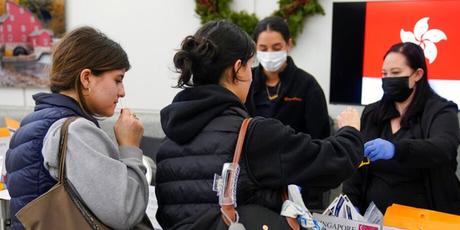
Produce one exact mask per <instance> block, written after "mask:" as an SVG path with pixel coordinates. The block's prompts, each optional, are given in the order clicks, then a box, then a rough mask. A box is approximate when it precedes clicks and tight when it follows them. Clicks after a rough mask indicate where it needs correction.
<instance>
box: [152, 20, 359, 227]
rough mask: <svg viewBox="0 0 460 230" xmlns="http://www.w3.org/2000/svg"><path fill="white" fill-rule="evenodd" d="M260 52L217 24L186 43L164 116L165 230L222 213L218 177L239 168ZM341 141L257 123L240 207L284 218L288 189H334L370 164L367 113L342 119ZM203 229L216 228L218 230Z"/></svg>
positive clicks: (241, 180)
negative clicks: (366, 160)
mask: <svg viewBox="0 0 460 230" xmlns="http://www.w3.org/2000/svg"><path fill="white" fill-rule="evenodd" d="M254 52H255V46H254V43H253V41H252V40H251V38H250V37H249V36H248V35H247V34H246V33H245V32H243V31H242V30H241V29H240V28H239V27H238V26H236V25H234V24H232V23H230V22H226V21H212V22H209V23H207V24H205V25H204V26H203V27H201V28H200V29H199V30H198V31H197V32H196V33H195V34H194V35H193V36H188V37H186V38H185V40H184V41H183V42H182V46H181V49H180V50H179V51H178V52H177V53H176V54H175V56H174V64H175V66H176V68H177V70H178V72H179V73H180V78H179V81H178V87H182V88H183V90H182V91H181V92H179V93H178V94H177V95H176V97H175V98H174V100H173V102H172V104H170V105H168V106H167V107H165V108H164V109H162V110H161V125H162V127H163V130H164V132H165V134H166V139H165V141H164V142H163V143H162V144H161V146H160V149H159V151H158V154H157V159H156V160H157V174H156V182H157V183H156V190H155V191H156V195H157V198H158V212H157V219H158V222H159V223H160V224H161V226H162V227H163V228H165V229H190V228H193V227H196V226H194V224H196V223H197V222H199V219H200V218H201V217H203V216H207V215H206V214H209V213H219V208H220V207H219V202H218V196H216V193H215V192H214V191H213V179H214V175H215V174H220V173H221V171H222V167H223V164H224V163H226V162H231V159H232V158H233V152H234V150H235V144H236V139H237V136H238V131H239V128H240V126H241V123H242V121H243V119H244V118H246V117H248V116H249V115H248V113H247V111H246V108H245V106H244V102H245V101H246V97H247V94H248V91H249V86H250V84H251V81H252V72H251V66H252V62H253V55H254ZM338 122H339V127H340V129H339V130H338V132H337V134H336V135H335V136H332V137H329V138H327V139H325V140H313V139H312V138H311V136H310V135H308V134H304V133H300V132H299V133H297V132H295V131H294V130H293V129H292V128H291V127H289V126H285V125H283V124H282V123H281V122H280V121H278V120H275V119H270V118H263V117H257V118H254V119H252V121H251V123H250V125H249V128H248V133H247V135H246V139H245V144H244V149H243V152H242V158H241V162H240V163H241V167H240V173H239V177H238V186H237V190H238V192H237V193H236V194H237V201H238V205H245V204H257V205H260V206H264V207H266V208H269V209H271V210H273V211H275V212H277V213H280V210H281V205H282V200H281V195H280V194H281V193H280V192H281V189H282V188H285V186H286V185H288V184H298V185H301V186H303V187H308V188H310V187H311V188H332V187H336V186H338V185H339V184H340V183H341V182H342V181H343V180H345V179H346V178H348V177H349V176H350V175H351V174H352V173H353V172H354V171H355V170H356V168H357V165H358V163H359V161H360V160H361V159H362V157H363V156H362V145H363V142H362V140H361V134H360V132H359V131H358V129H359V114H358V113H357V112H356V110H352V109H348V110H346V111H344V112H343V113H342V114H341V115H340V116H339V117H338ZM201 229H211V227H210V226H207V227H206V228H201Z"/></svg>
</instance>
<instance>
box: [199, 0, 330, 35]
mask: <svg viewBox="0 0 460 230" xmlns="http://www.w3.org/2000/svg"><path fill="white" fill-rule="evenodd" d="M231 2H232V0H195V3H196V7H195V12H196V13H197V14H198V15H199V16H200V18H201V23H202V24H204V23H206V22H208V21H211V20H216V19H227V20H229V21H231V22H233V23H235V24H237V25H238V26H240V27H241V28H243V29H244V30H245V31H246V32H247V33H248V34H249V35H252V32H253V31H254V28H255V27H256V25H257V23H258V22H259V19H258V18H257V16H256V15H255V14H254V13H252V14H250V13H248V12H246V11H240V12H235V11H233V10H231V9H230V3H231ZM278 5H279V8H278V10H276V11H275V12H273V14H272V15H276V16H280V17H282V18H284V19H285V20H286V22H287V24H288V26H289V31H290V32H291V36H292V40H294V41H295V38H296V37H297V35H298V34H300V33H301V32H302V30H303V23H304V21H305V18H306V17H307V16H309V15H313V14H322V15H324V10H323V8H322V7H321V5H320V4H319V3H318V0H278Z"/></svg>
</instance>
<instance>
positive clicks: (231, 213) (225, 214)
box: [220, 118, 300, 230]
mask: <svg viewBox="0 0 460 230" xmlns="http://www.w3.org/2000/svg"><path fill="white" fill-rule="evenodd" d="M251 120H252V118H245V119H244V120H243V122H242V123H241V128H240V132H239V133H238V139H237V141H236V147H235V152H234V154H233V162H232V163H233V164H238V163H239V162H240V158H241V152H242V150H243V145H244V140H245V139H246V133H247V130H248V127H249V123H250V122H251ZM230 181H233V180H230ZM229 187H231V188H236V185H234V186H229ZM281 198H282V199H283V200H287V199H288V195H287V191H286V189H284V191H283V194H282V197H281ZM220 210H221V212H222V219H223V220H224V223H225V224H227V225H230V224H231V223H230V220H231V221H233V222H235V221H236V220H237V219H238V218H237V215H238V214H237V212H236V210H235V206H234V205H233V204H228V205H225V204H224V205H222V208H221V209H220ZM229 219H230V220H229ZM286 220H287V222H288V225H289V226H290V227H291V229H293V230H298V229H300V226H299V224H298V223H297V220H296V219H294V218H291V217H286Z"/></svg>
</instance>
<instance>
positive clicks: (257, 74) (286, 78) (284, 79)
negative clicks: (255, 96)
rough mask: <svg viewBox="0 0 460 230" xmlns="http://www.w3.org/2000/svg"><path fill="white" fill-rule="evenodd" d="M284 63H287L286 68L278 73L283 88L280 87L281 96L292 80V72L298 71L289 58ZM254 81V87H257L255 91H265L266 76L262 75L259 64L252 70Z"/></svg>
mask: <svg viewBox="0 0 460 230" xmlns="http://www.w3.org/2000/svg"><path fill="white" fill-rule="evenodd" d="M286 62H287V65H286V67H285V68H284V69H283V71H281V72H280V73H279V76H280V81H281V84H282V85H283V87H281V88H282V89H281V94H282V90H283V89H286V86H288V85H290V84H291V82H292V79H293V77H292V76H293V74H294V72H295V71H296V70H297V69H298V68H297V66H296V65H295V63H294V60H292V58H291V57H290V56H288V57H287V60H286ZM254 81H255V83H256V85H258V88H257V89H255V90H256V91H259V90H265V81H266V76H265V74H264V71H263V67H262V65H260V64H259V66H258V67H256V68H255V69H254ZM262 82H263V84H262Z"/></svg>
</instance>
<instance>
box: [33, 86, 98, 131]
mask: <svg viewBox="0 0 460 230" xmlns="http://www.w3.org/2000/svg"><path fill="white" fill-rule="evenodd" d="M32 98H33V99H34V100H35V109H34V110H35V111H38V110H42V109H46V108H50V107H65V108H67V109H69V110H71V111H73V112H74V113H75V114H76V115H78V116H80V117H84V118H86V119H88V120H90V121H92V122H93V123H94V124H95V125H96V126H98V127H99V123H98V121H97V120H96V118H94V117H92V116H90V115H89V114H87V113H85V112H84V111H83V110H82V109H81V107H80V105H79V104H78V102H77V101H75V100H74V99H73V98H71V97H68V96H66V95H63V94H59V93H37V94H35V95H33V96H32Z"/></svg>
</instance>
